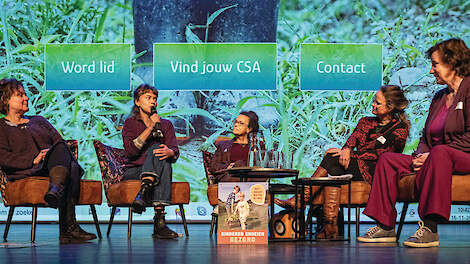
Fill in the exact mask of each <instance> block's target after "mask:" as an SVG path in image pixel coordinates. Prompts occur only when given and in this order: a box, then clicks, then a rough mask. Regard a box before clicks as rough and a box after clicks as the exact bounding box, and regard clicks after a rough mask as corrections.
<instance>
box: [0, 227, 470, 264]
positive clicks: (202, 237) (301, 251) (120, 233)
mask: <svg viewBox="0 0 470 264" xmlns="http://www.w3.org/2000/svg"><path fill="white" fill-rule="evenodd" d="M4 227H5V225H4V224H1V225H0V231H1V232H3V229H4ZM83 227H84V228H85V229H86V230H87V231H93V232H94V231H95V229H94V226H93V225H91V224H86V225H85V224H84V225H83ZM170 227H172V228H174V229H176V231H177V232H179V233H183V232H184V230H183V225H179V224H172V225H170ZM368 227H370V225H367V224H363V225H361V234H362V233H363V232H365V230H366V229H367V228H368ZM30 228H31V226H30V225H28V224H12V226H11V228H10V234H9V237H8V238H9V240H8V242H9V243H10V245H9V246H10V248H4V247H5V245H4V244H2V247H3V248H0V260H1V262H0V263H23V262H24V263H171V264H177V263H191V264H195V263H250V264H260V263H267V262H272V263H294V262H307V261H308V262H317V263H470V239H469V234H470V225H463V224H453V225H441V226H439V231H440V232H439V233H440V234H441V237H440V244H441V246H440V247H439V248H427V249H413V248H405V247H403V246H402V245H400V246H396V244H359V243H356V242H355V237H353V239H352V242H351V243H347V242H323V243H319V242H272V243H270V244H269V245H267V246H254V245H253V246H250V245H220V246H217V244H216V239H215V238H210V237H209V225H208V224H191V225H189V235H190V236H189V237H184V236H183V237H181V238H179V239H177V240H153V239H152V237H151V233H152V225H151V224H134V225H133V234H132V239H130V240H128V239H127V225H125V224H116V225H113V229H112V231H111V235H110V236H109V237H107V238H106V237H105V238H104V239H103V240H95V241H93V242H90V243H85V244H74V245H59V243H58V239H57V237H58V225H57V224H39V225H38V228H37V234H36V244H35V246H33V247H30V244H29V243H28V240H29V236H30ZM416 228H417V225H415V224H405V226H404V229H403V233H402V238H401V239H400V242H402V241H403V240H404V239H406V238H407V237H408V236H409V235H411V234H412V233H414V231H415V230H416ZM101 230H106V225H105V224H102V225H101ZM353 233H354V232H353ZM12 244H13V245H12ZM15 244H17V246H16V247H15ZM20 246H24V247H23V248H21V247H20Z"/></svg>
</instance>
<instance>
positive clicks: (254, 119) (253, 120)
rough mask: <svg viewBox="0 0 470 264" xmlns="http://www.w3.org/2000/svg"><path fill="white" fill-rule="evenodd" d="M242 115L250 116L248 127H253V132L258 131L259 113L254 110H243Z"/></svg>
mask: <svg viewBox="0 0 470 264" xmlns="http://www.w3.org/2000/svg"><path fill="white" fill-rule="evenodd" d="M240 115H244V116H247V117H248V118H250V122H249V123H248V127H249V128H251V132H258V131H259V124H258V115H257V114H256V113H255V112H253V111H244V112H241V113H240Z"/></svg>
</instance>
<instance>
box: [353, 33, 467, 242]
mask: <svg viewBox="0 0 470 264" xmlns="http://www.w3.org/2000/svg"><path fill="white" fill-rule="evenodd" d="M426 54H427V56H428V57H429V58H430V59H431V63H432V66H431V71H430V73H431V74H433V75H434V77H435V78H436V82H437V83H438V84H443V85H447V87H445V88H444V89H442V90H440V91H438V92H437V93H436V94H435V96H434V98H433V100H432V102H431V106H430V107H429V114H428V117H427V119H426V124H425V126H424V129H423V135H422V136H421V140H420V142H419V145H418V149H417V150H416V151H415V153H414V154H413V155H411V156H410V155H404V154H398V153H391V152H389V153H385V154H384V155H382V156H381V157H380V159H379V161H378V163H377V166H376V168H375V175H374V181H373V182H372V189H371V192H370V196H369V201H368V203H367V207H366V209H365V210H364V214H365V215H367V216H369V217H371V218H372V219H374V220H376V221H377V226H375V227H373V228H370V229H369V230H368V231H367V232H366V234H365V235H363V236H361V237H358V238H357V240H358V241H360V242H395V241H396V237H395V220H396V218H397V212H396V210H395V202H396V200H397V196H398V182H399V180H400V178H401V177H402V176H404V175H407V174H409V173H411V172H416V173H417V175H416V180H415V184H416V186H415V190H416V191H417V196H416V197H417V198H418V200H419V207H418V213H419V216H420V218H421V219H422V221H419V229H418V231H416V233H415V234H414V235H412V236H411V237H410V238H409V239H408V240H406V241H405V242H404V243H403V244H404V245H405V246H409V247H435V246H439V236H438V234H437V224H438V223H441V222H444V221H447V220H448V219H449V216H450V206H451V201H452V200H451V197H452V196H451V185H452V173H455V172H457V173H470V49H469V48H468V47H467V46H466V45H465V42H464V41H463V40H461V39H449V40H446V41H443V42H441V43H438V44H436V45H434V46H432V47H431V48H430V49H429V50H428V51H427V52H426Z"/></svg>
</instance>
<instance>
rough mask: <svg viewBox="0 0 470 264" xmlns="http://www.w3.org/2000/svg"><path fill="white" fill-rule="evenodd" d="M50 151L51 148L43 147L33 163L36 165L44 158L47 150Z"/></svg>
mask: <svg viewBox="0 0 470 264" xmlns="http://www.w3.org/2000/svg"><path fill="white" fill-rule="evenodd" d="M48 151H49V149H43V150H41V151H40V152H39V154H38V155H37V156H36V158H34V160H33V164H34V165H37V164H39V163H40V162H41V161H43V160H44V158H45V157H46V154H47V152H48Z"/></svg>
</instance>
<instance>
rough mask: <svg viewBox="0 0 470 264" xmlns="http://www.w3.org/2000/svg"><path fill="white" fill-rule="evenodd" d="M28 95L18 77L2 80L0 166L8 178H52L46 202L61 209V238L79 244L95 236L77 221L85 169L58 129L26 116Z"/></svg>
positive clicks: (38, 117) (45, 197) (35, 117)
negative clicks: (76, 206) (78, 203)
mask: <svg viewBox="0 0 470 264" xmlns="http://www.w3.org/2000/svg"><path fill="white" fill-rule="evenodd" d="M28 101H29V98H28V96H26V92H25V89H24V87H23V84H22V83H21V82H20V81H18V80H16V79H2V80H0V112H1V113H2V114H5V117H4V118H1V119H0V157H1V158H0V166H1V167H2V168H3V169H4V170H5V173H6V174H7V177H8V180H10V181H15V180H19V179H23V178H26V177H30V176H44V177H49V190H48V191H47V193H46V195H45V196H44V200H45V201H46V202H47V204H48V205H49V206H51V207H53V208H59V241H60V242H61V243H78V242H84V241H86V240H91V239H95V238H96V235H95V234H91V233H88V232H85V231H84V230H83V229H81V228H80V226H79V225H78V224H77V221H76V218H75V204H76V203H77V201H78V198H79V195H80V178H81V177H82V175H83V169H82V168H81V167H80V165H79V164H78V162H77V161H76V160H75V159H74V157H73V155H72V153H71V152H70V149H69V148H68V146H67V144H66V143H65V141H64V140H63V139H62V137H61V136H60V134H59V133H58V132H57V130H56V129H55V128H54V127H53V126H52V125H51V124H50V123H49V122H48V121H47V120H46V119H45V118H44V117H41V116H26V115H25V113H26V112H28V110H29V108H28Z"/></svg>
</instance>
